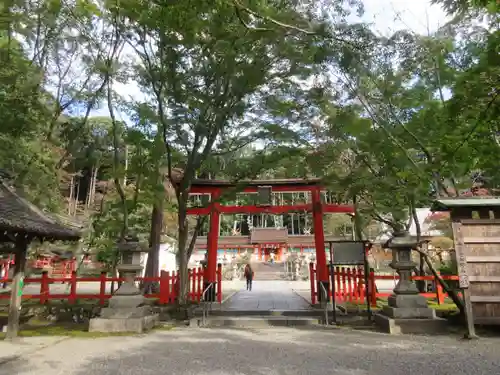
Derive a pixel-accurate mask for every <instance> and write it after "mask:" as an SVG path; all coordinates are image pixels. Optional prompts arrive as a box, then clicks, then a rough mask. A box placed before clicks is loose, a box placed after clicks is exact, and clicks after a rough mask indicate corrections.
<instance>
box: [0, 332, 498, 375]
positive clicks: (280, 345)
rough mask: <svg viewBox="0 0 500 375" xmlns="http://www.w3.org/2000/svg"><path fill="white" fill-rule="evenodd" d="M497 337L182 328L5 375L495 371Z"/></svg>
mask: <svg viewBox="0 0 500 375" xmlns="http://www.w3.org/2000/svg"><path fill="white" fill-rule="evenodd" d="M499 368H500V340H498V339H490V338H484V339H480V340H478V341H474V342H467V341H461V340H459V339H458V338H457V337H446V336H433V337H411V336H399V337H394V336H388V335H384V334H380V333H372V332H361V331H350V330H346V329H332V330H322V329H317V330H304V329H294V328H277V327H276V328H267V329H263V330H260V329H255V330H238V329H207V328H178V329H175V330H172V331H156V332H154V333H151V334H150V335H145V336H135V337H107V338H99V339H82V338H80V339H76V338H71V339H67V340H65V341H63V342H60V343H58V344H55V345H52V346H50V347H47V348H45V349H42V350H38V351H37V352H36V353H32V354H30V355H27V356H25V357H24V358H23V359H22V360H18V361H12V362H9V363H6V364H3V365H1V366H0V375H13V374H16V375H103V374H106V375H138V374H140V375H163V374H166V375H168V374H173V375H325V374H330V375H387V374H390V375H408V374H425V375H493V374H498V369H499Z"/></svg>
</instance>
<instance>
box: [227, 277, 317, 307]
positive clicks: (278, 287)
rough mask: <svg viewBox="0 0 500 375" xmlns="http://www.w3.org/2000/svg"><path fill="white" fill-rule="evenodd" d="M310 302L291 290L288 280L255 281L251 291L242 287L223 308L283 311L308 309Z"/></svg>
mask: <svg viewBox="0 0 500 375" xmlns="http://www.w3.org/2000/svg"><path fill="white" fill-rule="evenodd" d="M310 308H311V306H310V304H309V303H308V302H307V301H306V300H304V298H302V297H301V296H300V295H298V294H297V293H296V292H294V291H293V290H292V286H291V284H290V282H288V281H267V280H266V281H255V282H254V284H253V288H252V291H247V290H246V288H245V287H242V289H241V290H240V291H238V292H237V293H236V294H235V295H233V296H232V297H231V298H230V299H229V300H228V301H227V302H226V303H225V304H224V307H223V309H224V310H245V311H256V310H261V311H269V310H276V311H285V310H289V311H290V310H291V311H296V310H309V309H310Z"/></svg>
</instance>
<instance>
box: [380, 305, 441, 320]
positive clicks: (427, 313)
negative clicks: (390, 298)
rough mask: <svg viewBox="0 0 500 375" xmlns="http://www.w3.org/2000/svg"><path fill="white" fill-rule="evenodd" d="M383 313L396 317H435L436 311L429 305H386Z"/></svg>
mask: <svg viewBox="0 0 500 375" xmlns="http://www.w3.org/2000/svg"><path fill="white" fill-rule="evenodd" d="M382 314H384V315H386V316H388V317H389V318H394V319H434V318H436V311H435V310H434V309H431V308H429V307H423V308H422V307H391V306H384V308H383V309H382Z"/></svg>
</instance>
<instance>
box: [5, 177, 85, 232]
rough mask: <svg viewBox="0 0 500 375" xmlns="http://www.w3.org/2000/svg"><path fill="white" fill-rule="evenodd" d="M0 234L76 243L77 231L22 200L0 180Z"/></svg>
mask: <svg viewBox="0 0 500 375" xmlns="http://www.w3.org/2000/svg"><path fill="white" fill-rule="evenodd" d="M1 232H10V233H20V234H25V235H32V236H36V237H39V238H41V239H47V240H68V241H76V240H79V239H80V237H81V233H80V231H79V230H77V229H74V228H70V227H67V226H64V225H62V224H60V223H59V222H58V221H57V220H56V219H55V218H54V217H51V216H50V215H49V214H47V213H45V212H43V211H42V210H40V209H39V208H38V207H36V206H35V205H33V204H32V203H30V202H28V201H27V200H26V199H24V198H22V197H21V196H20V195H19V194H17V193H16V192H15V190H14V189H13V188H11V187H10V186H9V185H8V184H7V183H6V181H5V180H2V179H1V178H0V234H1Z"/></svg>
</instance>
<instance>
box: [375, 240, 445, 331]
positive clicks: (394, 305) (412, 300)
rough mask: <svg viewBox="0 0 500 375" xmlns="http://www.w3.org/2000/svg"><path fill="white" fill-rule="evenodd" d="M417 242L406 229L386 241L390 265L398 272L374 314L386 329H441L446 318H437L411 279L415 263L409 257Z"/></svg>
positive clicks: (379, 323)
mask: <svg viewBox="0 0 500 375" xmlns="http://www.w3.org/2000/svg"><path fill="white" fill-rule="evenodd" d="M417 245H418V243H417V241H416V238H415V237H413V236H411V235H410V234H409V233H408V232H399V233H394V234H393V237H392V238H391V239H389V241H387V242H386V244H385V246H384V247H386V248H389V249H390V250H392V262H391V263H390V267H391V268H393V269H394V270H395V271H396V272H397V273H398V275H399V281H398V283H397V285H396V286H395V288H394V290H393V294H392V295H391V296H389V298H388V305H387V306H384V308H383V310H382V312H381V313H379V314H376V315H375V322H376V323H377V324H378V325H379V326H380V327H381V328H383V329H384V330H385V331H387V332H389V333H427V332H436V330H442V328H443V325H444V326H445V324H443V323H445V320H444V319H439V318H436V313H435V311H434V310H433V309H431V308H429V307H428V305H427V299H426V298H425V297H424V296H421V295H419V292H418V289H417V286H416V285H415V283H414V282H413V281H412V280H411V274H412V271H413V269H414V268H415V267H416V265H417V264H416V263H415V262H413V261H412V257H411V252H412V249H414V248H416V247H417Z"/></svg>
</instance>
